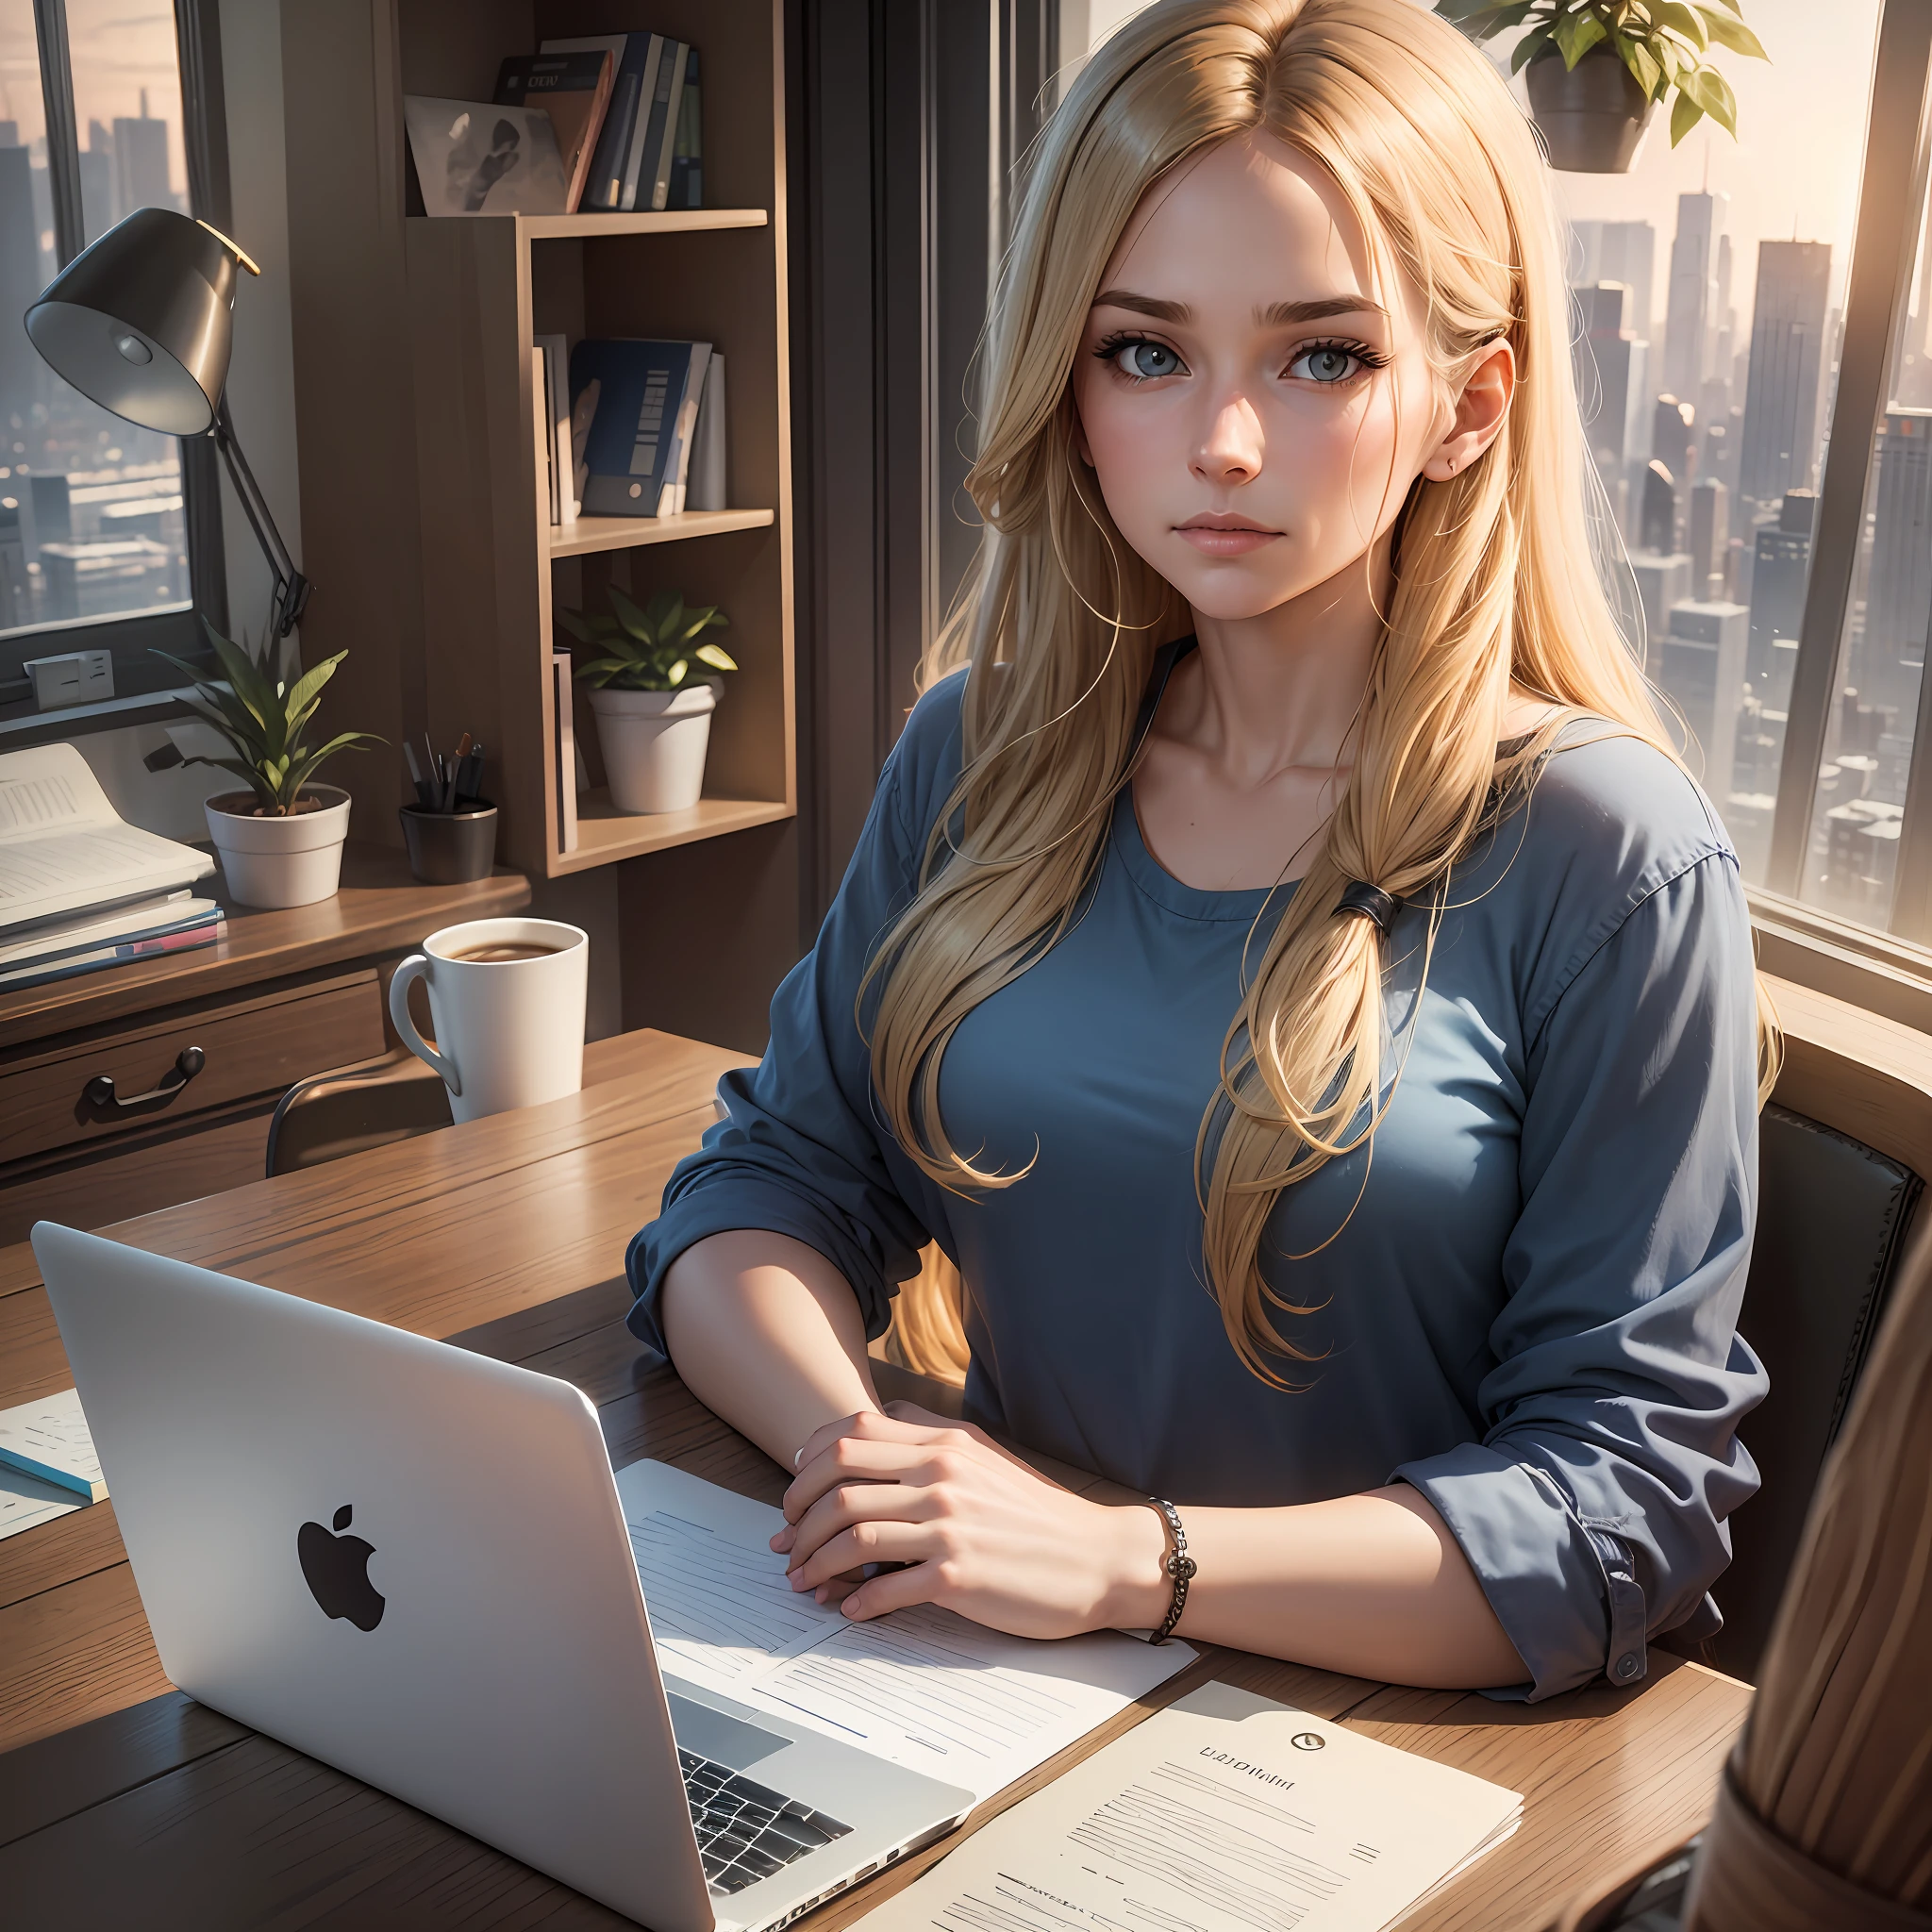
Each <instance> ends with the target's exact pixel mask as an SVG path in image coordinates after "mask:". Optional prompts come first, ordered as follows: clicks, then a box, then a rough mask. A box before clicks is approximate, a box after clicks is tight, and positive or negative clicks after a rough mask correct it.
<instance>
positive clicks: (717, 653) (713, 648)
mask: <svg viewBox="0 0 1932 1932" xmlns="http://www.w3.org/2000/svg"><path fill="white" fill-rule="evenodd" d="M691 655H692V656H693V657H694V658H697V660H698V662H699V663H700V664H708V665H709V666H710V667H711V669H712V670H713V671H736V670H737V669H738V662H737V659H736V658H733V657H732V656H731V654H730V653H729V652H728V651H725V650H724V649H722V648H721V647H720V646H719V645H717V644H700V645H699V646H698V647H697V649H696V650H695V651H694V652H693V653H692V654H691Z"/></svg>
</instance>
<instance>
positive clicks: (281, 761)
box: [156, 620, 382, 906]
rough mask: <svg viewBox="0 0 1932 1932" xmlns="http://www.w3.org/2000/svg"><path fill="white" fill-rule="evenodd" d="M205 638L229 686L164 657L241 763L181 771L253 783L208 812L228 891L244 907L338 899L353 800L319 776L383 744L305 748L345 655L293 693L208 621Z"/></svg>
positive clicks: (213, 803) (346, 737)
mask: <svg viewBox="0 0 1932 1932" xmlns="http://www.w3.org/2000/svg"><path fill="white" fill-rule="evenodd" d="M204 628H205V629H206V630H207V631H208V642H209V643H210V644H211V645H212V646H213V648H214V654H215V661H216V662H217V663H218V664H219V665H220V666H221V669H222V673H223V677H224V681H222V682H216V681H213V680H210V679H208V678H205V677H204V676H203V675H201V674H200V673H199V672H197V671H196V670H195V669H194V668H193V666H192V665H190V664H185V663H183V662H182V660H181V659H180V658H176V657H175V656H174V655H173V654H172V653H170V652H167V651H160V652H158V653H157V654H156V655H157V656H158V657H162V658H167V659H168V661H169V663H171V664H173V665H175V667H176V668H177V669H179V670H181V671H184V672H186V673H187V675H189V676H190V677H191V678H192V679H193V681H194V690H195V696H194V697H193V698H184V699H183V700H182V702H183V703H184V704H186V705H187V706H188V708H189V709H190V710H192V711H193V712H194V713H195V714H196V715H197V716H199V717H201V718H203V719H205V720H206V721H207V722H208V724H211V725H213V726H214V728H215V729H216V730H217V731H219V732H220V733H221V734H222V736H223V737H224V738H225V739H226V740H227V741H228V743H229V745H230V746H231V747H232V748H233V750H234V753H235V756H234V757H233V758H199V757H197V758H183V759H182V761H181V762H182V763H183V764H185V765H216V766H219V767H220V768H221V769H222V770H223V771H225V772H232V773H234V774H235V775H236V776H237V777H238V778H243V779H246V780H247V783H248V790H247V791H224V792H220V793H218V794H217V795H216V796H215V797H213V798H210V799H208V801H207V804H206V806H205V807H204V809H205V810H206V812H207V814H208V836H209V837H210V838H211V839H212V840H213V841H214V844H215V850H216V852H217V853H218V854H219V855H220V857H221V861H222V872H223V874H225V877H226V879H227V881H228V891H229V892H230V894H231V895H232V896H233V897H234V898H235V900H236V901H237V902H238V903H239V904H241V905H243V906H310V905H313V904H314V903H315V902H316V901H317V900H318V899H327V898H332V897H333V896H334V894H335V891H336V887H337V885H338V884H339V883H340V881H341V868H342V843H343V841H344V840H346V839H347V838H348V836H349V794H348V793H347V792H346V791H341V790H340V789H339V788H338V787H336V786H334V785H317V784H315V783H313V782H312V780H313V776H314V773H315V768H316V767H317V766H318V765H320V764H321V763H322V761H323V760H324V759H325V758H332V757H333V756H334V755H335V754H336V753H337V752H339V751H342V750H344V749H346V748H347V747H349V746H351V745H355V746H358V747H362V746H366V745H370V744H380V743H381V742H382V741H381V740H380V739H379V738H372V737H371V736H370V735H369V734H368V733H367V732H366V731H343V732H341V733H339V734H338V735H337V736H336V737H334V738H331V739H330V740H329V741H328V742H327V743H325V744H310V743H308V741H307V740H308V727H309V724H311V723H312V721H313V720H314V717H315V708H316V706H317V705H318V704H319V703H320V702H321V700H322V688H323V686H324V685H325V684H326V683H327V682H328V681H329V679H330V678H331V677H332V676H333V675H335V668H336V666H337V665H338V664H340V663H341V661H342V659H343V658H345V657H347V656H348V653H347V652H346V651H338V652H337V653H336V655H335V656H334V657H333V658H325V660H324V661H323V662H322V663H320V664H318V665H317V666H316V667H315V668H314V670H312V671H308V672H305V673H304V674H303V675H301V676H300V677H298V678H297V679H296V680H295V682H294V683H293V684H292V685H291V684H289V683H288V682H286V681H285V680H284V679H281V678H273V679H272V678H271V676H270V675H269V673H268V671H267V669H266V668H265V663H264V662H259V661H258V660H257V658H255V656H254V655H253V654H252V653H251V652H250V651H249V650H248V649H247V648H246V647H245V646H243V645H242V644H238V643H235V642H234V641H232V640H230V639H228V638H225V637H223V636H222V634H221V633H220V632H219V631H218V630H216V629H215V627H214V625H211V624H208V623H207V622H206V620H204ZM269 648H272V646H265V647H264V650H263V654H262V656H263V659H264V660H265V659H266V658H267V653H268V649H269Z"/></svg>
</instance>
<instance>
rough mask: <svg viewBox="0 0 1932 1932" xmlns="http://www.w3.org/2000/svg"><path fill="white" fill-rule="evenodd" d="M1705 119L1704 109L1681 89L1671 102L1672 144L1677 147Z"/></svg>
mask: <svg viewBox="0 0 1932 1932" xmlns="http://www.w3.org/2000/svg"><path fill="white" fill-rule="evenodd" d="M1703 119H1704V109H1703V108H1700V107H1699V106H1698V105H1697V103H1696V102H1695V101H1694V100H1692V99H1691V96H1690V95H1689V94H1688V93H1685V92H1683V91H1682V90H1681V89H1680V90H1679V91H1678V94H1677V98H1676V99H1675V100H1674V102H1672V104H1671V145H1672V146H1673V147H1675V146H1676V144H1677V143H1678V142H1680V141H1682V140H1683V138H1684V137H1685V136H1686V135H1687V134H1689V133H1690V132H1691V129H1692V128H1693V127H1695V126H1696V125H1697V124H1698V123H1699V122H1700V121H1702V120H1703Z"/></svg>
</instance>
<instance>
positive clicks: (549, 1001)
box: [389, 919, 591, 1121]
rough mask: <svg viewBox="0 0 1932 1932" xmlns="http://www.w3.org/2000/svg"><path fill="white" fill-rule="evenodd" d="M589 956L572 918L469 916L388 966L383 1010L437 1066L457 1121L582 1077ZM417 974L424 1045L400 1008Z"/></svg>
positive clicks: (531, 1100) (568, 1089)
mask: <svg viewBox="0 0 1932 1932" xmlns="http://www.w3.org/2000/svg"><path fill="white" fill-rule="evenodd" d="M531 948H541V949H542V950H541V952H528V949H531ZM491 953H494V954H497V955H499V957H497V958H490V957H487V956H488V955H490V954H491ZM506 953H508V954H511V955H515V954H518V953H527V957H523V958H517V957H509V958H504V957H500V956H501V955H504V954H506ZM478 955H483V956H485V957H481V958H479V957H477V956H478ZM590 958H591V936H590V934H589V933H587V932H585V931H583V930H582V929H581V928H580V927H578V926H575V925H565V924H561V923H560V922H559V921H558V920H554V919H472V920H467V921H465V922H464V924H461V925H446V926H444V927H443V928H442V930H441V932H433V933H431V934H430V935H429V937H428V938H427V939H426V940H425V941H423V950H422V951H421V952H420V953H411V954H410V955H409V957H408V958H407V959H405V960H404V961H403V963H402V964H401V965H400V966H398V967H397V968H396V971H395V977H394V978H393V979H391V981H390V983H389V1014H390V1018H391V1020H392V1021H394V1023H395V1029H396V1031H397V1032H398V1033H400V1034H401V1035H402V1037H403V1043H404V1044H405V1045H406V1046H408V1049H409V1051H410V1052H411V1053H413V1054H415V1055H416V1056H417V1057H418V1058H421V1059H424V1060H426V1061H427V1062H428V1063H429V1065H430V1066H432V1067H434V1068H435V1069H436V1071H437V1072H438V1073H439V1074H441V1075H442V1079H443V1084H444V1086H446V1087H447V1088H448V1089H449V1106H450V1112H451V1113H452V1114H454V1115H455V1116H456V1118H457V1119H458V1121H474V1120H480V1119H481V1118H482V1117H483V1115H485V1114H487V1113H503V1112H506V1111H508V1109H509V1108H513V1107H535V1106H537V1105H538V1104H539V1103H540V1102H541V1101H545V1100H559V1099H561V1098H562V1097H563V1096H564V1095H565V1094H566V1093H575V1092H576V1091H578V1090H579V1089H580V1088H581V1087H582V1086H583V1084H584V996H585V991H586V988H587V986H588V983H589V977H590V975H589V965H590ZM419 979H420V980H421V981H422V982H423V983H424V985H425V986H426V987H427V988H428V990H429V1015H430V1021H431V1024H433V1026H434V1027H435V1031H436V1044H435V1045H434V1046H431V1045H430V1043H429V1042H428V1041H426V1040H425V1039H424V1038H423V1036H422V1035H421V1034H420V1033H418V1032H417V1031H416V1023H415V1022H414V1021H413V1020H411V1019H410V1017H409V988H410V987H411V986H412V985H413V984H414V983H415V982H416V981H417V980H419Z"/></svg>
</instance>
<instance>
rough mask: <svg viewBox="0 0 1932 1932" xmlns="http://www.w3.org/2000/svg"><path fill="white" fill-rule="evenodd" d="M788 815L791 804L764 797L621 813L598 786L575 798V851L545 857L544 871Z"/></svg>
mask: <svg viewBox="0 0 1932 1932" xmlns="http://www.w3.org/2000/svg"><path fill="white" fill-rule="evenodd" d="M791 813H792V808H791V806H789V805H786V804H784V803H782V802H779V801H774V800H773V799H769V798H701V799H699V800H698V802H697V804H696V805H694V806H693V807H692V808H691V810H689V811H655V812H645V813H631V812H622V811H619V810H618V809H617V808H616V807H615V806H613V805H612V804H611V803H610V794H609V792H608V791H605V790H603V789H602V788H601V787H600V788H599V789H598V790H597V791H587V792H585V793H584V795H583V797H582V798H581V799H580V800H579V801H578V805H577V849H576V850H575V852H565V853H559V854H558V856H557V857H556V858H553V859H552V860H551V861H550V870H551V873H552V874H553V875H555V874H558V873H566V872H584V871H587V870H588V869H589V868H590V867H591V866H596V865H609V864H610V863H611V862H612V861H613V860H615V859H619V858H637V857H638V855H639V854H640V853H644V852H662V851H663V850H664V849H665V848H666V847H667V846H672V845H688V844H690V843H691V841H692V840H694V839H715V838H717V837H719V835H720V834H722V833H724V832H741V831H743V830H744V829H745V828H746V827H747V826H750V825H769V824H774V823H775V822H776V821H777V820H779V819H789V818H790V817H791Z"/></svg>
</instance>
